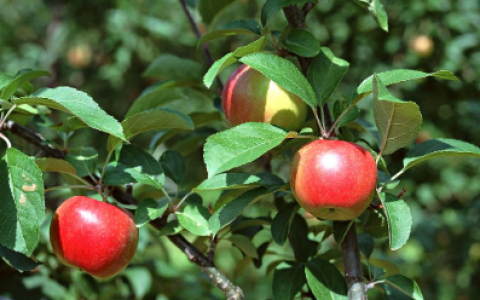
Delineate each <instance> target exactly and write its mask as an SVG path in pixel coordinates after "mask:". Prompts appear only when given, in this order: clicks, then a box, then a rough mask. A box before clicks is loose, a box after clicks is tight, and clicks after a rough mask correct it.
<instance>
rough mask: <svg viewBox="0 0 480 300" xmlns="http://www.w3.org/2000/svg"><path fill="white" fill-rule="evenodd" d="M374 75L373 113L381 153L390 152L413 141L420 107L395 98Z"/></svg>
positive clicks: (419, 124)
mask: <svg viewBox="0 0 480 300" xmlns="http://www.w3.org/2000/svg"><path fill="white" fill-rule="evenodd" d="M377 79H378V78H377V77H374V82H373V85H374V96H373V114H374V117H375V123H376V124H377V128H378V134H379V135H380V139H381V143H382V145H381V149H383V154H385V155H388V154H392V153H393V152H395V151H396V150H398V149H400V148H403V147H405V146H407V145H408V144H410V143H411V142H413V140H415V138H416V137H417V135H418V131H419V130H420V126H421V125H422V114H421V113H420V108H419V107H418V105H417V104H416V103H414V102H410V101H408V102H407V101H402V100H400V99H397V98H395V97H394V96H393V95H392V94H390V92H389V91H388V89H387V88H386V87H385V86H384V85H383V83H382V82H381V81H380V80H377Z"/></svg>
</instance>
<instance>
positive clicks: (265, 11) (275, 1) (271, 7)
mask: <svg viewBox="0 0 480 300" xmlns="http://www.w3.org/2000/svg"><path fill="white" fill-rule="evenodd" d="M304 2H307V1H305V0H267V2H265V4H264V5H263V7H262V12H261V14H260V19H261V20H262V26H263V27H265V25H266V24H267V22H268V20H269V19H270V18H271V17H272V15H273V14H274V13H276V12H277V11H279V10H281V9H282V8H284V7H286V6H289V5H294V4H301V3H304ZM308 2H313V1H308Z"/></svg>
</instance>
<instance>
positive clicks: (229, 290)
mask: <svg viewBox="0 0 480 300" xmlns="http://www.w3.org/2000/svg"><path fill="white" fill-rule="evenodd" d="M3 126H4V129H6V130H9V131H10V132H12V133H13V134H16V135H18V136H19V137H21V138H23V139H24V140H26V141H27V142H29V143H31V144H33V145H36V146H37V147H39V148H40V149H42V151H43V152H44V153H45V155H47V156H50V157H55V158H60V159H64V158H65V155H64V154H63V152H62V151H60V150H58V149H55V148H52V147H51V146H49V145H47V144H45V143H44V141H45V139H44V138H43V137H42V136H41V135H40V134H38V133H35V132H33V131H31V130H30V129H27V128H25V127H23V126H21V125H18V124H16V123H15V122H13V121H7V122H6V123H5V124H4V125H3ZM85 180H87V181H88V182H91V183H92V184H95V183H94V182H93V181H94V180H93V179H92V178H90V177H85ZM111 196H112V197H114V198H115V199H116V200H117V201H118V202H120V203H123V204H133V205H137V204H138V201H137V200H136V199H135V198H134V197H133V196H132V195H129V194H128V193H126V192H125V191H123V190H121V189H120V188H118V187H113V189H112V190H111ZM166 222H167V221H166V216H162V217H161V218H158V219H155V220H153V221H151V222H150V224H151V225H152V226H153V227H155V228H156V229H158V230H160V229H162V228H163V226H165V224H166ZM168 239H169V240H170V241H171V242H172V243H173V244H174V245H175V246H177V247H178V248H179V249H180V250H182V251H183V252H184V253H185V254H186V255H187V257H188V258H189V259H190V261H192V262H194V263H195V264H197V265H198V266H200V267H201V268H202V270H203V271H204V272H205V273H206V274H207V275H208V277H209V278H210V280H211V282H212V283H213V284H214V285H215V286H217V287H218V288H219V289H220V290H221V291H222V292H223V293H224V294H225V295H226V297H227V300H243V291H242V289H240V288H239V287H237V286H236V285H234V284H233V283H232V282H231V281H230V280H229V279H228V278H227V277H226V276H225V275H224V274H223V273H222V272H220V271H219V270H218V269H216V268H215V266H214V265H213V264H212V263H211V262H210V261H209V260H208V258H207V257H206V256H205V255H204V254H203V253H202V252H200V250H198V249H197V248H196V247H195V246H194V245H192V244H191V243H190V242H188V241H187V240H186V239H185V238H184V237H183V236H182V235H180V234H178V235H172V236H169V237H168Z"/></svg>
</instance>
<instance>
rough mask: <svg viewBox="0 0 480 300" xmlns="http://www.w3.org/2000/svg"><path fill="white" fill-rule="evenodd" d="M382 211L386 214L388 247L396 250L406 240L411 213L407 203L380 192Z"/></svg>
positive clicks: (408, 233) (410, 223) (410, 228)
mask: <svg viewBox="0 0 480 300" xmlns="http://www.w3.org/2000/svg"><path fill="white" fill-rule="evenodd" d="M380 199H381V200H382V204H383V211H384V212H385V215H386V216H387V223H388V240H389V242H390V249H392V250H398V249H400V248H401V247H402V246H403V245H405V243H406V242H407V240H408V238H409V236H410V232H411V230H412V214H411V213H410V208H409V207H408V205H407V203H405V201H403V200H402V199H398V198H397V197H396V196H394V195H391V194H386V193H382V195H381V198H380Z"/></svg>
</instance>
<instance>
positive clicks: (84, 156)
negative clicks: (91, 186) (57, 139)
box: [65, 147, 98, 177]
mask: <svg viewBox="0 0 480 300" xmlns="http://www.w3.org/2000/svg"><path fill="white" fill-rule="evenodd" d="M65 160H66V161H67V162H68V163H69V164H71V165H72V166H73V167H74V168H75V170H76V172H77V175H78V176H79V177H84V176H87V175H89V174H92V173H93V172H95V170H96V169H97V161H98V152H97V150H95V149H94V148H92V147H83V148H79V149H72V150H70V151H69V152H68V153H67V155H66V156H65Z"/></svg>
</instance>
